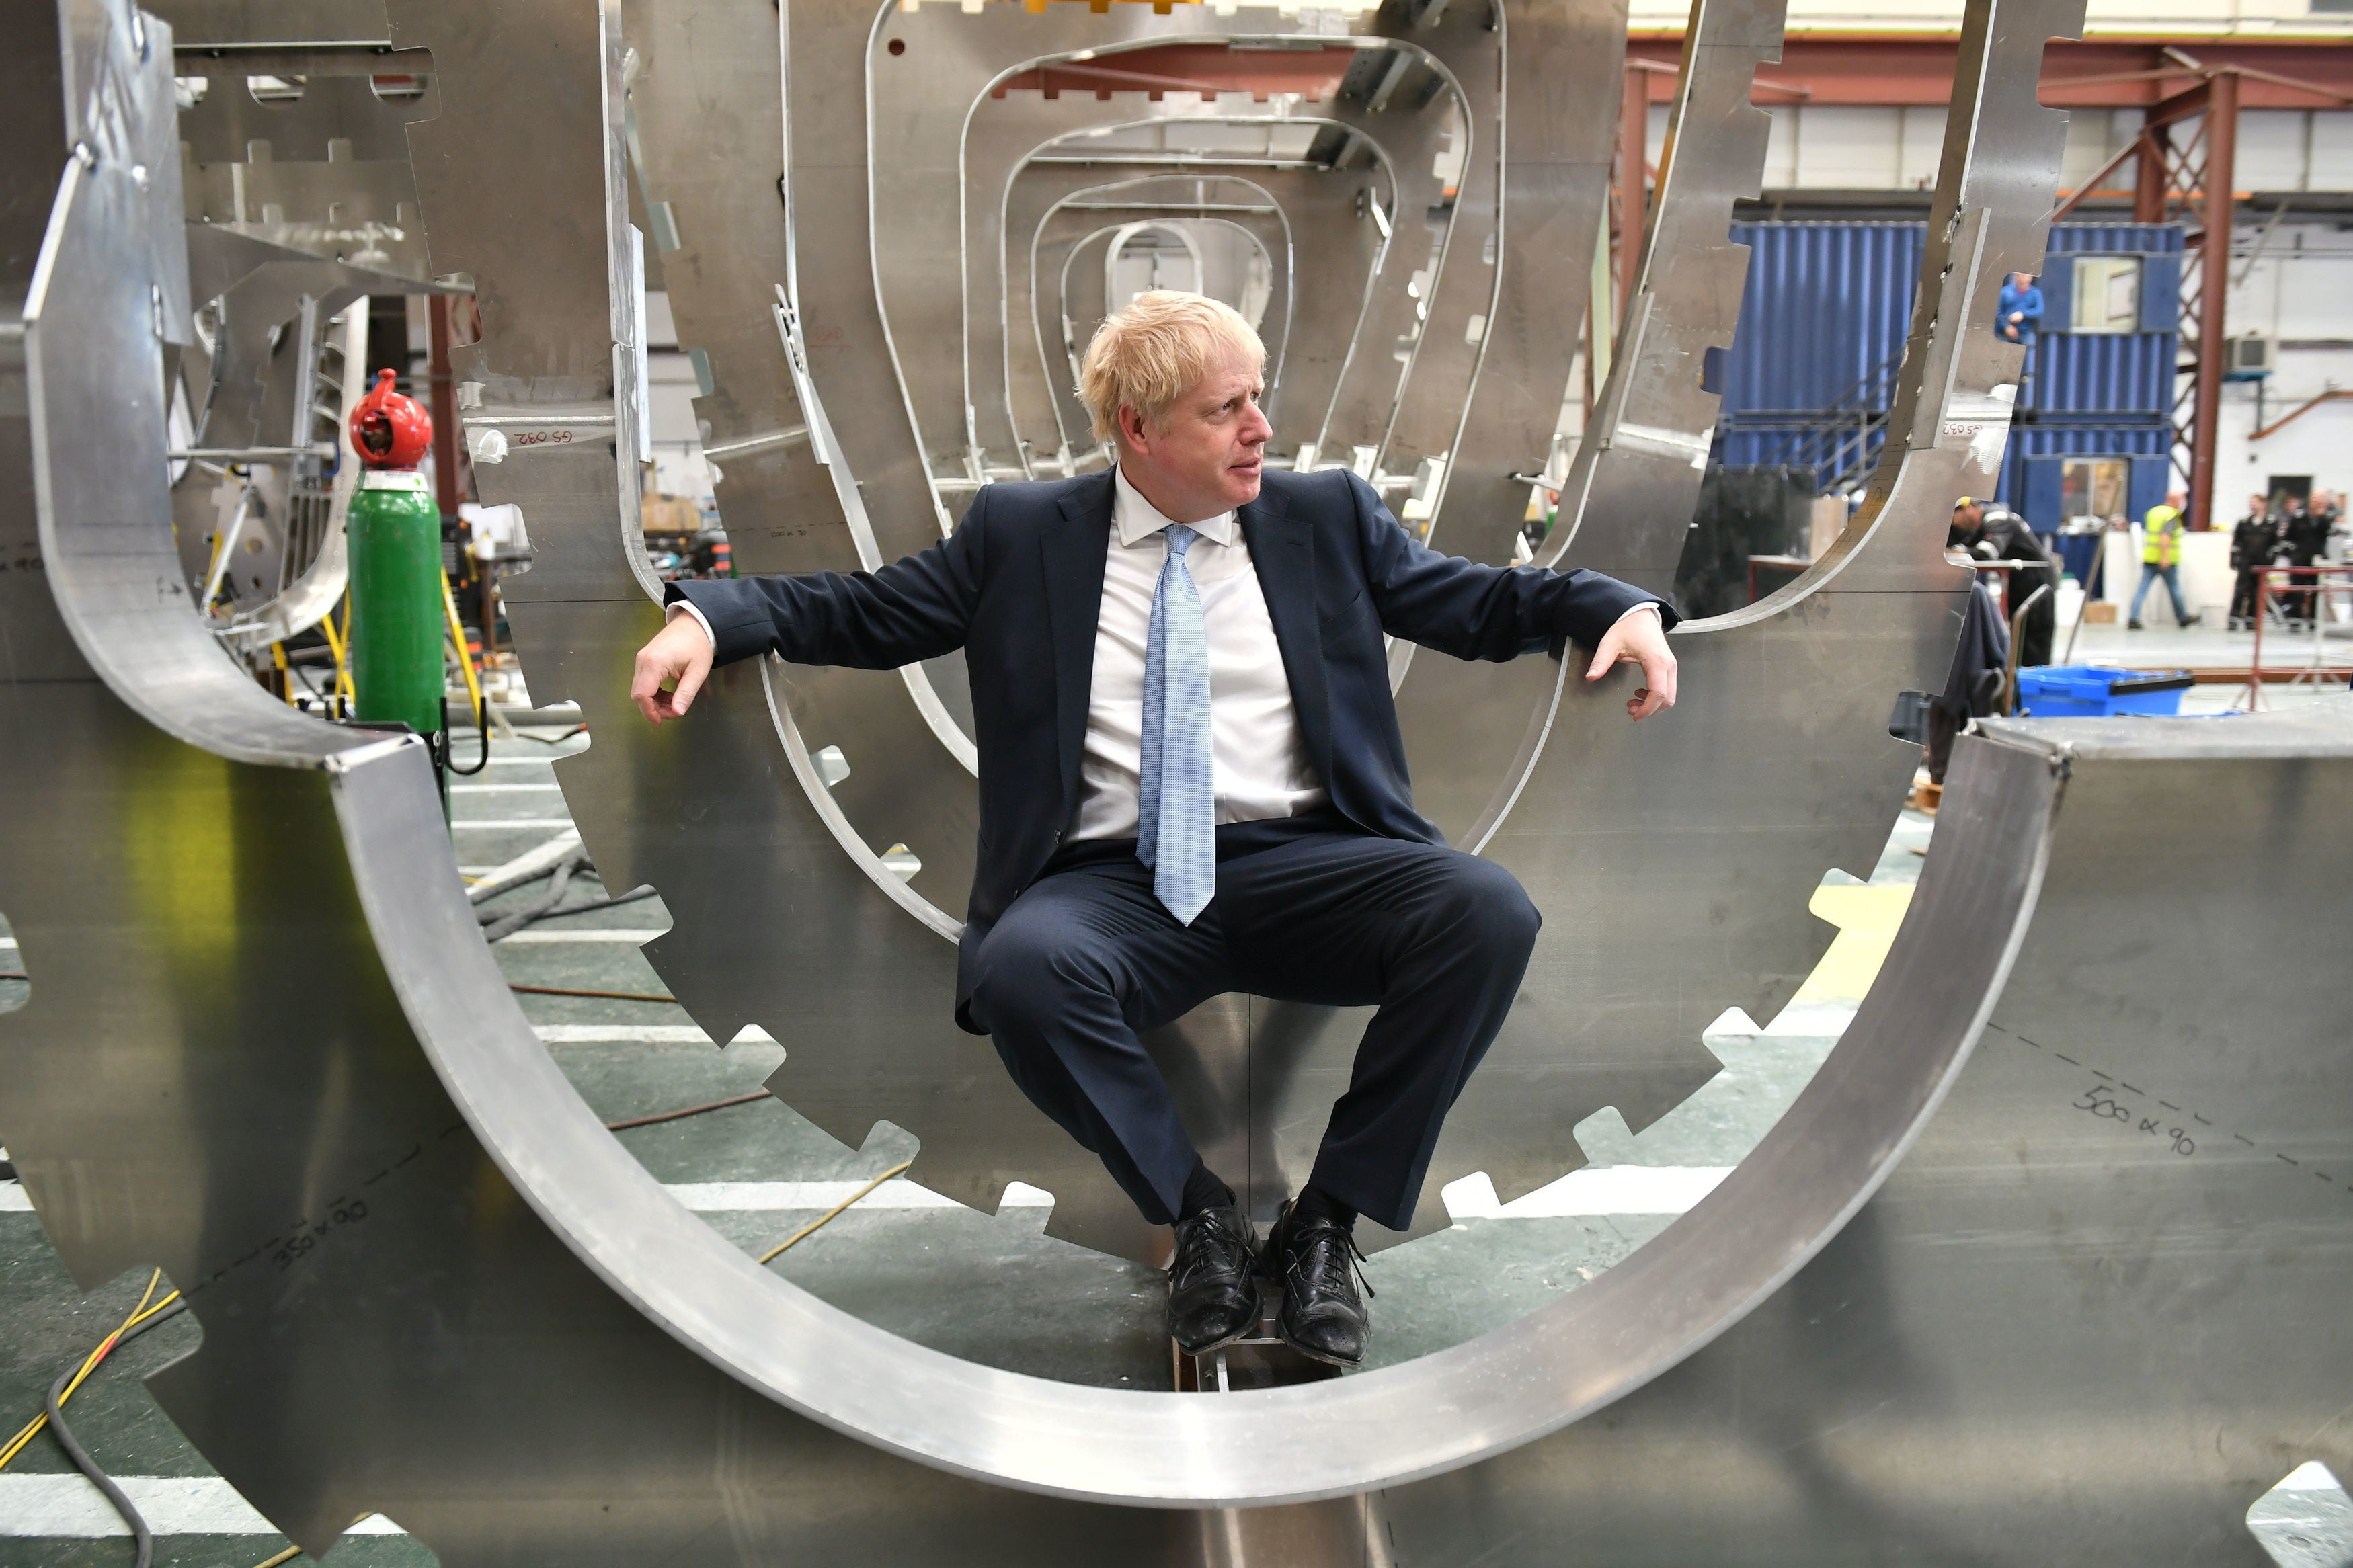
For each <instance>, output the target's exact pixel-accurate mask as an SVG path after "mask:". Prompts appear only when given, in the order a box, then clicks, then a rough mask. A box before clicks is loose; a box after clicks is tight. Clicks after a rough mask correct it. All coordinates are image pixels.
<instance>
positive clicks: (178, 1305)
mask: <svg viewBox="0 0 2353 1568" xmlns="http://www.w3.org/2000/svg"><path fill="white" fill-rule="evenodd" d="M186 1310H188V1304H187V1303H186V1302H185V1301H174V1302H173V1303H172V1305H170V1306H169V1307H166V1308H164V1310H162V1311H160V1312H158V1313H156V1314H155V1315H154V1316H153V1317H152V1318H150V1319H148V1320H147V1321H145V1322H143V1323H142V1324H140V1325H139V1326H138V1327H137V1328H135V1329H132V1330H131V1331H129V1332H128V1333H126V1334H124V1335H123V1336H122V1337H121V1339H119V1340H117V1341H115V1342H114V1349H115V1350H118V1351H119V1350H121V1348H122V1347H123V1346H124V1345H127V1344H129V1343H130V1342H132V1340H135V1339H137V1338H138V1337H139V1336H140V1335H142V1334H143V1333H145V1332H146V1331H148V1330H150V1329H152V1328H153V1327H155V1325H156V1324H158V1323H164V1322H168V1321H171V1320H172V1319H174V1318H176V1317H178V1316H179V1315H180V1314H181V1313H182V1312H185V1311H186ZM108 1353H109V1354H110V1355H111V1354H112V1353H113V1352H108ZM80 1370H81V1368H80V1367H79V1365H76V1366H69V1367H68V1368H66V1369H65V1371H63V1372H61V1373H58V1380H57V1382H55V1383H53V1384H49V1403H48V1415H49V1430H50V1431H51V1432H53V1433H55V1434H57V1439H58V1447H60V1448H63V1449H64V1450H65V1451H66V1458H69V1459H71V1460H72V1461H73V1464H74V1468H75V1469H77V1470H79V1471H80V1472H81V1473H82V1474H83V1475H84V1476H86V1477H88V1478H89V1479H90V1485H92V1486H94V1487H96V1488H97V1489H99V1490H100V1491H101V1492H103V1493H105V1494H106V1500H107V1501H108V1502H109V1503H111V1504H112V1505H113V1507H114V1511H115V1512H117V1513H119V1514H121V1516H122V1522H123V1523H125V1524H127V1525H129V1526H130V1527H131V1534H132V1539H134V1540H135V1541H137V1542H138V1543H139V1557H138V1563H137V1565H136V1568H149V1565H150V1564H151V1563H153V1561H154V1557H155V1532H154V1531H152V1530H150V1529H148V1528H147V1521H146V1519H145V1518H144V1517H143V1516H142V1515H141V1513H140V1512H139V1510H138V1508H137V1507H136V1506H135V1505H133V1504H132V1500H131V1499H130V1498H129V1496H127V1495H126V1494H125V1493H124V1492H123V1489H121V1487H119V1486H117V1485H116V1484H115V1482H114V1478H113V1477H112V1476H110V1475H108V1474H107V1473H106V1472H105V1471H104V1470H103V1469H100V1468H99V1464H98V1461H97V1460H96V1459H93V1458H90V1450H89V1449H87V1448H85V1447H82V1446H81V1441H80V1439H79V1438H78V1437H76V1436H74V1435H73V1428H72V1427H70V1426H67V1425H66V1417H65V1409H64V1406H65V1397H66V1384H69V1383H71V1382H72V1381H73V1377H74V1373H77V1372H79V1371H80ZM97 1373H98V1368H97V1367H92V1368H90V1374H91V1375H92V1376H96V1375H97Z"/></svg>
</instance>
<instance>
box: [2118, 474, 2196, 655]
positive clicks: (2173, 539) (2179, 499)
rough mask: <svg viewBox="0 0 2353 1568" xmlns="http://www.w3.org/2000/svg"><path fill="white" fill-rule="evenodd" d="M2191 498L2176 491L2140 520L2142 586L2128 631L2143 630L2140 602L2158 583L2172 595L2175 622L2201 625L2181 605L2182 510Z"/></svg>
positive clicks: (2184, 624) (2139, 589)
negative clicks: (2151, 586)
mask: <svg viewBox="0 0 2353 1568" xmlns="http://www.w3.org/2000/svg"><path fill="white" fill-rule="evenodd" d="M2188 500H2189V497H2187V496H2185V495H2183V494H2182V493H2181V492H2180V491H2179V490H2174V491H2172V492H2171V493H2169V494H2168V495H2167V496H2166V498H2165V500H2163V501H2161V502H2160V503H2158V505H2156V506H2153V507H2151V508H2149V509H2148V515H2147V516H2146V517H2144V518H2142V519H2141V521H2140V586H2139V587H2137V588H2136V589H2134V590H2133V602H2132V613H2131V615H2130V616H2128V617H2126V626H2127V628H2128V629H2129V630H2132V631H2138V630H2140V629H2141V625H2140V606H2141V602H2142V601H2143V600H2145V599H2147V597H2148V589H2149V584H2152V583H2158V582H2162V583H2163V584H2165V591H2166V592H2167V593H2168V594H2170V595H2172V596H2173V618H2174V620H2175V621H2176V622H2177V623H2178V624H2179V625H2181V626H2196V625H2197V624H2198V617H2197V616H2193V615H2191V614H2190V613H2189V605H2185V604H2183V603H2182V602H2181V534H2182V531H2183V529H2184V527H2185V526H2186V522H2185V520H2184V519H2183V517H2182V515H2181V508H2182V506H2183V504H2184V503H2185V502H2186V501H2188Z"/></svg>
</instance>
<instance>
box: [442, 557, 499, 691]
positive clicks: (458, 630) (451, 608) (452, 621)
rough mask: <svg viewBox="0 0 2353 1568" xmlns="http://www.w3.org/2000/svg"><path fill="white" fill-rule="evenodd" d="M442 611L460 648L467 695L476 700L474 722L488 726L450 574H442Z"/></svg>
mask: <svg viewBox="0 0 2353 1568" xmlns="http://www.w3.org/2000/svg"><path fill="white" fill-rule="evenodd" d="M441 611H442V614H444V615H446V616H448V617H449V640H450V641H451V642H452V643H454V644H455V645H456V646H457V648H458V668H460V669H462V670H464V671H465V672H466V695H467V696H469V697H470V698H472V699H473V700H474V721H475V722H476V723H478V724H482V725H488V724H489V723H490V719H489V717H488V716H487V714H486V713H485V711H484V707H483V703H482V686H481V682H480V681H479V680H477V679H474V656H473V655H472V654H470V653H469V652H468V651H467V650H466V623H465V622H464V621H463V620H462V619H460V618H459V615H458V595H455V594H452V593H451V592H450V591H449V574H448V573H447V572H444V573H442V574H441Z"/></svg>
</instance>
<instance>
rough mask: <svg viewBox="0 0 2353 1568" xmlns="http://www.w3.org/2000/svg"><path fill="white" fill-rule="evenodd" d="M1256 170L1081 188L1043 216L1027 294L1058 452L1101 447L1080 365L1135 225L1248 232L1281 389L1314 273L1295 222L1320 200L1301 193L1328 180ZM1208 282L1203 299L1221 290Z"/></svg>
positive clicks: (1033, 238) (1270, 361)
mask: <svg viewBox="0 0 2353 1568" xmlns="http://www.w3.org/2000/svg"><path fill="white" fill-rule="evenodd" d="M1061 172H1062V171H1055V173H1061ZM1253 172H1254V173H1256V174H1258V175H1259V176H1260V177H1259V178H1256V179H1251V178H1246V177H1244V176H1242V175H1240V174H1219V175H1214V176H1208V177H1204V176H1201V175H1194V176H1191V177H1189V178H1187V177H1184V176H1175V175H1160V176H1147V177H1145V178H1140V179H1131V180H1122V181H1118V182H1116V183H1113V184H1093V185H1090V184H1080V185H1079V187H1078V188H1077V189H1075V190H1072V191H1071V192H1070V193H1069V194H1068V195H1064V196H1061V197H1060V198H1058V199H1055V200H1053V201H1051V202H1050V203H1049V204H1048V205H1046V207H1045V210H1044V211H1043V212H1041V213H1039V216H1038V221H1037V223H1036V224H1035V225H1034V226H1032V227H1031V229H1030V232H1029V268H1028V270H1029V289H1027V290H1026V292H1027V293H1028V296H1029V310H1030V316H1031V320H1030V330H1031V336H1032V339H1033V341H1034V342H1036V344H1037V351H1038V363H1039V364H1041V365H1042V366H1044V367H1045V374H1044V381H1045V385H1044V386H1043V387H1042V389H1040V390H1042V392H1043V394H1044V395H1045V397H1046V398H1047V400H1048V401H1049V402H1050V405H1051V406H1052V408H1053V411H1054V422H1055V427H1056V433H1057V436H1058V437H1059V439H1058V443H1057V445H1058V447H1061V448H1068V449H1071V450H1072V451H1078V450H1083V449H1085V448H1087V447H1091V446H1092V445H1094V442H1093V440H1092V437H1091V436H1090V435H1089V434H1088V428H1089V424H1090V416H1089V415H1088V414H1087V412H1086V409H1085V407H1084V405H1082V404H1081V403H1080V402H1079V400H1078V395H1077V387H1078V380H1079V378H1078V373H1077V370H1076V368H1075V367H1076V365H1077V363H1078V362H1079V360H1080V359H1081V358H1082V356H1083V354H1084V353H1085V352H1086V351H1085V346H1084V342H1083V341H1082V340H1083V339H1084V338H1085V337H1086V336H1088V335H1090V334H1091V333H1092V330H1093V324H1094V323H1095V322H1098V321H1102V320H1103V316H1104V315H1105V314H1106V313H1107V312H1106V310H1105V303H1106V301H1105V300H1104V293H1105V287H1104V285H1105V267H1106V265H1107V262H1108V258H1109V252H1108V248H1107V247H1109V246H1110V245H1112V244H1113V242H1114V240H1115V238H1116V239H1117V241H1118V242H1119V243H1124V236H1125V233H1126V232H1127V231H1128V230H1129V228H1130V226H1132V225H1135V224H1145V223H1152V222H1155V221H1157V222H1161V223H1166V224H1171V225H1175V224H1185V225H1190V226H1204V225H1223V226H1229V227H1232V228H1236V229H1239V230H1240V232H1241V234H1242V235H1243V236H1244V237H1246V238H1247V239H1248V240H1249V242H1250V246H1251V247H1252V248H1253V249H1254V250H1255V251H1256V252H1257V254H1258V255H1259V257H1260V258H1261V259H1262V260H1264V262H1265V263H1266V265H1267V269H1268V273H1269V280H1270V282H1271V289H1269V295H1268V300H1267V308H1266V319H1265V320H1264V321H1261V329H1262V330H1261V336H1262V337H1263V338H1265V339H1266V340H1267V363H1266V372H1267V385H1268V388H1269V392H1270V393H1271V392H1272V391H1273V389H1274V388H1276V387H1279V386H1280V385H1281V384H1282V367H1283V363H1284V361H1285V359H1286V357H1287V356H1286V354H1285V353H1284V350H1285V349H1286V348H1287V347H1288V346H1289V342H1290V337H1291V325H1292V311H1293V302H1294V300H1296V299H1297V284H1298V280H1299V279H1300V278H1301V277H1302V276H1304V275H1307V274H1306V271H1305V269H1304V268H1302V267H1301V265H1300V262H1299V258H1298V257H1297V255H1296V250H1297V248H1298V247H1300V246H1301V245H1302V243H1303V240H1304V232H1303V231H1304V230H1305V227H1306V225H1305V224H1304V223H1303V222H1299V221H1295V220H1294V218H1293V211H1292V208H1293V205H1297V204H1301V203H1303V202H1304V201H1309V200H1313V199H1314V193H1313V191H1312V190H1310V189H1303V188H1302V187H1303V185H1305V184H1306V183H1307V182H1310V181H1314V180H1316V179H1319V178H1321V177H1322V176H1320V175H1317V174H1312V173H1310V174H1303V175H1294V176H1293V177H1292V178H1289V179H1284V178H1282V177H1281V176H1280V175H1279V174H1275V173H1274V172H1271V171H1265V170H1259V171H1253ZM1082 177H1083V176H1082ZM1188 186H1189V187H1191V188H1190V189H1189V190H1188V189H1187V187H1188ZM1188 196H1189V197H1190V198H1191V199H1190V200H1189V201H1188V200H1187V197H1188ZM1318 216H1325V215H1318ZM1203 281H1204V285H1205V286H1204V288H1203V290H1202V291H1203V292H1205V293H1208V292H1212V291H1213V290H1211V289H1208V288H1207V287H1206V283H1207V280H1206V279H1204V280H1203ZM1232 302H1234V301H1231V300H1229V303H1232Z"/></svg>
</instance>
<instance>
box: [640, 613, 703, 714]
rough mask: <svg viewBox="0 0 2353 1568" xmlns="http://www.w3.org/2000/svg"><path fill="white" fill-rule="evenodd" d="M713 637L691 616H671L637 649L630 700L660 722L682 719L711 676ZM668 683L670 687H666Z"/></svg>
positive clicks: (642, 711)
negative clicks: (658, 630) (704, 632)
mask: <svg viewBox="0 0 2353 1568" xmlns="http://www.w3.org/2000/svg"><path fill="white" fill-rule="evenodd" d="M711 654H712V647H711V638H710V637H707V636H705V635H704V634H703V630H702V624H701V623H700V622H698V621H697V620H696V619H695V618H694V617H693V616H683V615H681V616H671V617H670V625H668V626H664V627H662V629H661V632H660V634H659V636H657V637H655V638H654V640H653V641H651V642H649V643H648V644H646V646H645V647H641V648H639V649H638V668H637V673H636V675H635V676H634V677H632V678H631V679H630V681H629V700H630V701H632V702H634V703H636V704H637V705H638V712H640V713H642V714H644V715H645V716H646V722H648V723H649V724H659V723H660V722H661V721H663V720H665V719H683V718H685V717H686V710H688V709H689V708H691V707H693V706H694V698H695V694H696V693H697V692H699V691H701V690H702V683H703V682H704V681H705V680H708V679H711ZM665 683H667V685H668V688H669V689H665Z"/></svg>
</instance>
